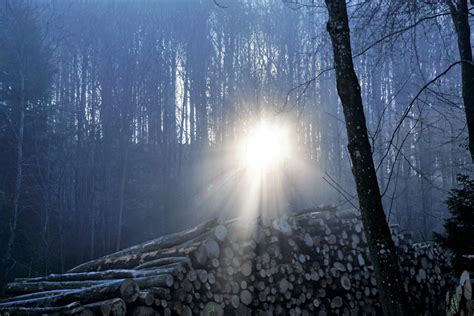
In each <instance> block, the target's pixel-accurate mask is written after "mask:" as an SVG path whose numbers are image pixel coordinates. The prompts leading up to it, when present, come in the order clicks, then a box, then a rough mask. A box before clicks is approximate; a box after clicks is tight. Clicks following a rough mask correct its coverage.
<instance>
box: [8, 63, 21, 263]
mask: <svg viewBox="0 0 474 316" xmlns="http://www.w3.org/2000/svg"><path fill="white" fill-rule="evenodd" d="M19 75H20V85H21V87H20V89H21V91H20V100H19V108H20V121H19V123H18V133H17V135H16V137H17V140H16V177H15V191H14V193H13V213H12V218H11V219H10V236H9V237H8V244H7V251H6V254H5V262H7V263H8V261H9V260H10V259H11V257H12V252H13V246H14V244H15V235H16V227H17V224H18V210H19V203H20V193H21V186H22V181H23V139H24V133H25V76H24V74H23V71H22V70H21V69H20V71H19Z"/></svg>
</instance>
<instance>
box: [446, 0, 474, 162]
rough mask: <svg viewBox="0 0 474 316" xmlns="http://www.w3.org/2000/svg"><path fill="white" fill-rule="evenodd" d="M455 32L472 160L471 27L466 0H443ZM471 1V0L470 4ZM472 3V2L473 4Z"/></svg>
mask: <svg viewBox="0 0 474 316" xmlns="http://www.w3.org/2000/svg"><path fill="white" fill-rule="evenodd" d="M445 1H446V3H447V5H448V6H449V10H450V12H451V17H452V19H453V23H454V28H455V30H456V34H457V42H458V49H459V56H460V58H461V61H463V63H462V64H461V84H462V98H463V102H464V110H465V112H466V121H467V130H468V136H469V151H470V153H471V159H472V161H473V162H474V89H473V87H474V64H473V63H472V47H471V29H470V26H469V9H468V3H467V0H459V1H454V0H445ZM472 3H473V2H472V1H471V4H472ZM473 5H474V4H473Z"/></svg>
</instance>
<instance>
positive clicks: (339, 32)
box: [325, 0, 408, 315]
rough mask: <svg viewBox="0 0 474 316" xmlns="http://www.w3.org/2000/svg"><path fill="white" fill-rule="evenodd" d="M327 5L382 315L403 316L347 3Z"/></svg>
mask: <svg viewBox="0 0 474 316" xmlns="http://www.w3.org/2000/svg"><path fill="white" fill-rule="evenodd" d="M325 2H326V6H327V9H328V13H329V21H328V24H327V30H328V32H329V35H330V37H331V41H332V47H333V53H334V63H335V68H336V81H337V82H336V83H337V91H338V94H339V97H340V99H341V103H342V107H343V111H344V117H345V121H346V129H347V136H348V141H349V144H348V149H349V154H350V156H351V161H352V172H353V174H354V179H355V182H356V188H357V195H358V197H359V205H360V209H361V213H362V220H363V224H364V228H365V232H366V234H367V242H368V245H369V250H370V255H371V259H372V262H373V265H374V268H375V277H376V279H377V284H378V288H379V291H380V299H381V303H382V307H383V311H384V314H385V315H406V314H407V313H406V311H407V310H408V309H407V303H406V302H407V299H406V293H405V290H404V287H403V281H402V278H401V273H400V268H399V264H398V261H397V256H396V254H395V246H394V244H393V241H392V238H391V235H390V230H389V227H388V224H387V220H386V218H385V213H384V210H383V206H382V198H381V195H380V189H379V186H378V182H377V176H376V173H375V168H374V162H373V159H372V151H371V147H370V143H369V138H368V135H367V127H366V123H365V115H364V108H363V105H362V97H361V92H360V85H359V81H358V78H357V75H356V73H355V70H354V64H353V62H352V49H351V41H350V33H349V32H350V30H349V21H348V17H347V7H346V2H345V0H325Z"/></svg>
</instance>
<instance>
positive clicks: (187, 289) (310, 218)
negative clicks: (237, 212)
mask: <svg viewBox="0 0 474 316" xmlns="http://www.w3.org/2000/svg"><path fill="white" fill-rule="evenodd" d="M391 229H392V234H393V238H394V241H395V244H396V246H397V251H398V253H399V256H400V260H401V269H402V272H403V275H404V278H405V286H406V289H407V291H408V292H409V299H410V306H411V307H412V308H413V311H414V312H415V313H416V314H423V313H425V312H433V313H437V312H444V309H445V305H444V304H443V302H444V301H445V293H446V292H447V289H448V288H449V286H450V284H449V283H450V282H449V279H447V278H448V275H449V274H448V273H447V272H448V271H449V265H448V260H447V258H445V256H444V255H443V253H442V252H440V251H439V250H438V248H437V247H436V246H435V245H430V244H413V243H412V242H411V237H410V235H409V234H404V233H401V232H399V231H398V227H397V226H391ZM6 291H7V292H8V293H10V294H12V297H9V298H7V299H5V300H3V301H0V313H1V312H10V313H11V314H39V313H41V314H68V315H125V314H127V315H182V314H184V315H199V314H202V315H211V314H212V315H223V314H225V315H260V314H262V315H263V314H268V315H270V314H274V315H313V314H314V315H328V314H346V315H348V314H351V313H356V314H357V313H358V314H361V313H363V314H379V313H380V312H381V307H380V304H379V300H378V290H377V283H376V280H375V277H374V273H373V266H372V264H371V260H370V257H369V251H368V248H367V240H366V237H365V234H364V230H363V227H362V224H361V221H360V218H359V215H358V213H357V212H355V211H353V210H346V211H340V210H336V209H335V208H332V207H321V208H316V209H311V210H306V211H303V212H300V213H294V214H288V215H283V216H278V217H276V218H269V217H265V218H264V217H258V218H254V219H249V218H240V219H235V220H230V221H219V220H217V219H213V220H210V221H208V222H206V223H203V224H201V225H199V226H197V227H194V228H192V229H189V230H187V231H184V232H180V233H176V234H171V235H167V236H163V237H160V238H157V239H155V240H151V241H148V242H145V243H143V244H140V245H136V246H133V247H130V248H127V249H124V250H121V251H118V252H116V253H113V254H110V255H107V256H105V257H102V258H99V259H96V260H92V261H90V262H86V263H84V264H81V265H79V266H77V267H75V268H73V269H71V270H70V271H68V273H64V274H51V275H48V276H44V277H35V278H24V279H16V280H15V281H14V282H12V283H10V284H8V285H7V288H6ZM13 295H16V296H13Z"/></svg>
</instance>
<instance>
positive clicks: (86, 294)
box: [0, 280, 139, 309]
mask: <svg viewBox="0 0 474 316" xmlns="http://www.w3.org/2000/svg"><path fill="white" fill-rule="evenodd" d="M138 292H139V288H138V285H137V284H136V283H135V282H133V281H131V280H114V281H109V282H104V283H101V284H98V285H94V286H91V287H88V288H85V289H75V290H69V291H66V292H62V293H59V294H55V295H51V296H45V297H37V298H31V299H26V300H19V301H11V302H5V303H1V304H0V309H2V308H8V307H19V306H23V307H37V306H52V307H54V306H62V305H66V304H70V303H72V302H75V301H78V302H81V303H83V304H85V303H90V302H94V301H100V300H104V299H111V298H116V297H120V298H122V299H123V300H124V301H125V302H126V303H133V302H134V301H135V300H136V299H137V298H138Z"/></svg>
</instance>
